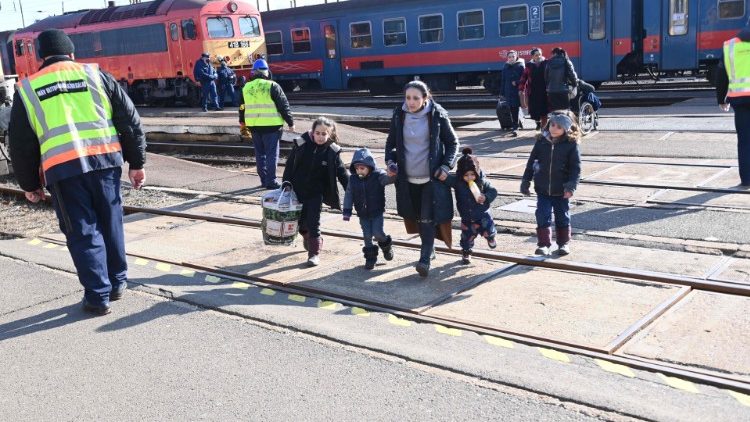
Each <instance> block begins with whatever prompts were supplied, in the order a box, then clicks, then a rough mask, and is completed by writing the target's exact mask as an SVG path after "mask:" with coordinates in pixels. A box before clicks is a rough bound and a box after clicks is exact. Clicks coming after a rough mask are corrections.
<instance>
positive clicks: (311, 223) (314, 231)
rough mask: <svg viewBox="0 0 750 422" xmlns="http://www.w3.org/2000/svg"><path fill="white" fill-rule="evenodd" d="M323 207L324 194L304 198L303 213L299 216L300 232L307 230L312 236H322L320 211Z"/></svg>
mask: <svg viewBox="0 0 750 422" xmlns="http://www.w3.org/2000/svg"><path fill="white" fill-rule="evenodd" d="M322 208H323V196H322V195H317V196H313V197H310V198H305V199H303V200H302V215H301V216H300V218H299V229H300V232H302V233H305V232H307V233H308V236H310V237H311V238H318V237H320V212H321V210H322Z"/></svg>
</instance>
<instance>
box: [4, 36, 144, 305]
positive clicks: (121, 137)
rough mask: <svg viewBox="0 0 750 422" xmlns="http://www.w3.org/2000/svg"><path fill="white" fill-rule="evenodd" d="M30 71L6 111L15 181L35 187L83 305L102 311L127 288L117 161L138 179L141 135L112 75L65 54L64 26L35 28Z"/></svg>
mask: <svg viewBox="0 0 750 422" xmlns="http://www.w3.org/2000/svg"><path fill="white" fill-rule="evenodd" d="M37 41H38V43H39V44H38V45H39V49H38V51H39V56H40V57H42V58H43V59H44V63H43V64H42V67H41V68H40V69H39V71H38V72H36V73H35V74H33V75H31V76H29V77H28V78H26V79H23V80H21V81H20V82H19V83H18V86H17V87H16V94H15V97H14V101H13V109H12V110H11V124H10V128H9V132H10V155H11V160H12V161H13V169H14V171H15V174H16V178H17V180H18V184H19V185H20V186H21V188H22V189H23V190H24V191H26V198H27V199H28V200H29V201H31V202H38V201H39V200H43V199H44V190H43V187H45V186H46V188H47V190H49V191H50V193H51V194H52V204H53V206H54V208H55V212H56V214H57V219H58V221H59V223H60V230H61V231H62V232H63V233H64V234H65V238H66V240H67V245H68V250H69V251H70V255H71V257H72V258H73V263H74V264H75V267H76V270H77V272H78V279H79V281H80V282H81V284H82V285H83V287H84V297H83V309H84V310H85V311H87V312H90V313H93V314H96V315H105V314H108V313H109V312H110V305H109V303H110V301H114V300H118V299H120V298H121V297H122V295H123V292H124V290H125V288H126V287H127V269H128V266H127V261H126V260H125V258H126V257H125V239H124V236H123V225H122V218H123V216H122V198H121V197H120V176H121V174H122V170H121V168H120V166H122V165H123V163H124V161H127V162H128V163H129V164H130V170H129V172H128V176H129V178H130V183H131V184H132V186H133V187H134V188H135V189H139V188H140V187H141V186H142V185H143V183H144V181H145V179H146V173H145V172H144V170H143V166H144V164H145V161H146V137H145V136H144V134H143V130H142V128H141V121H140V118H139V117H138V112H137V111H136V109H135V106H133V103H132V102H131V101H130V99H129V98H128V96H127V95H126V94H125V92H124V91H123V90H122V88H120V85H119V84H118V83H117V81H115V79H114V78H113V77H112V75H110V74H108V73H104V72H103V71H101V70H100V69H99V66H97V65H95V64H81V63H76V62H75V61H73V52H74V46H73V42H72V41H71V40H70V38H69V37H68V36H67V35H66V34H65V32H63V31H61V30H59V29H50V30H47V31H44V32H42V33H40V34H39V37H38V39H37Z"/></svg>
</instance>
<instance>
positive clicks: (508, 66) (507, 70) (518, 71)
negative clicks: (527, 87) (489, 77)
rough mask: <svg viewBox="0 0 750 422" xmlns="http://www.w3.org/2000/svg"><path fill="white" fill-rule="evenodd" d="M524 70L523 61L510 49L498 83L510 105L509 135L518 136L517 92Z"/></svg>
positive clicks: (519, 103) (518, 107)
mask: <svg viewBox="0 0 750 422" xmlns="http://www.w3.org/2000/svg"><path fill="white" fill-rule="evenodd" d="M523 71H524V61H523V59H519V58H518V52H516V51H515V50H510V51H509V52H508V55H507V61H506V63H505V66H504V67H503V71H502V74H501V75H502V82H501V83H500V94H501V95H502V96H503V97H504V98H505V101H507V103H508V106H509V107H510V117H511V119H512V120H513V126H511V133H510V136H518V132H516V131H517V130H518V128H519V126H520V124H519V122H520V121H519V117H518V111H519V109H520V108H521V98H520V96H519V92H518V88H519V86H518V84H519V82H520V81H521V75H523Z"/></svg>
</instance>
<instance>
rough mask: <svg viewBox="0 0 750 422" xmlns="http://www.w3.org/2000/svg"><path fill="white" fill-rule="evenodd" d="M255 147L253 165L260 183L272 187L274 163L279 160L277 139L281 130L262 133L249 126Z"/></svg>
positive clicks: (274, 176) (274, 174)
mask: <svg viewBox="0 0 750 422" xmlns="http://www.w3.org/2000/svg"><path fill="white" fill-rule="evenodd" d="M250 133H251V134H252V135H253V148H255V166H256V168H257V171H258V176H260V183H261V184H263V186H265V187H272V186H271V185H273V182H275V181H276V164H277V163H278V161H279V141H280V140H281V131H280V130H276V131H273V132H270V133H262V132H258V131H255V130H252V128H250Z"/></svg>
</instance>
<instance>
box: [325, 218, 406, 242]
mask: <svg viewBox="0 0 750 422" xmlns="http://www.w3.org/2000/svg"><path fill="white" fill-rule="evenodd" d="M320 226H321V228H322V229H323V230H332V231H337V232H341V233H348V234H352V235H354V236H358V237H362V228H361V227H360V225H359V218H358V217H357V215H356V213H355V214H354V215H352V218H351V220H349V221H344V220H343V218H342V216H341V214H323V215H322V217H321V221H320ZM383 230H384V231H385V234H387V235H389V236H391V238H393V239H394V240H409V239H413V238H415V237H416V236H418V235H417V234H409V233H406V229H405V227H404V221H403V220H401V219H395V218H386V219H384V221H383ZM360 243H361V242H360Z"/></svg>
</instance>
